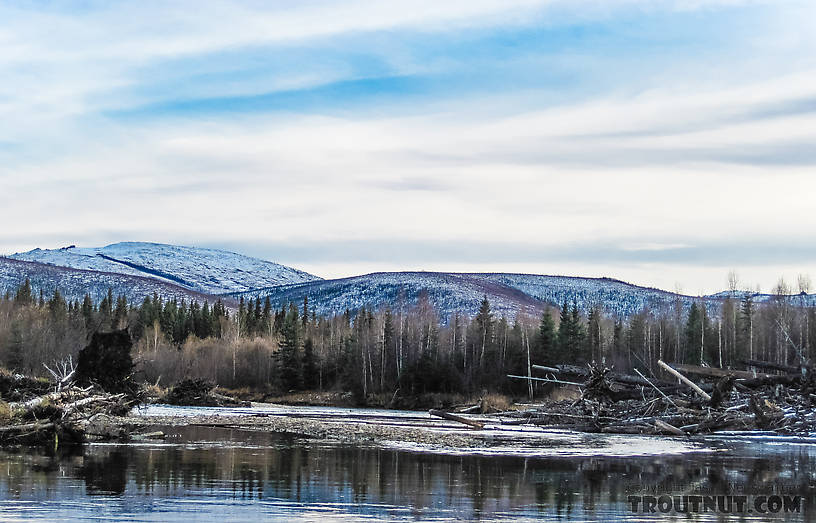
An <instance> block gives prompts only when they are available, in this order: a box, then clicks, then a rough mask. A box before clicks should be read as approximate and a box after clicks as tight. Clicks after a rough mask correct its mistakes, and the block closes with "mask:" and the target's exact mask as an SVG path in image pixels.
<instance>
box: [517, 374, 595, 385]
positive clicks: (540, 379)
mask: <svg viewBox="0 0 816 523" xmlns="http://www.w3.org/2000/svg"><path fill="white" fill-rule="evenodd" d="M507 377H508V378H513V379H517V380H533V381H543V382H545V383H558V384H559V385H575V386H576V387H583V386H584V384H583V383H578V382H575V381H563V380H555V379H550V378H533V377H530V376H516V375H515V374H508V375H507Z"/></svg>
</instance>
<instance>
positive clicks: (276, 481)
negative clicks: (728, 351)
mask: <svg viewBox="0 0 816 523" xmlns="http://www.w3.org/2000/svg"><path fill="white" fill-rule="evenodd" d="M165 430H170V431H174V432H173V433H172V434H171V437H170V438H168V440H167V441H166V442H165V443H160V444H155V443H151V444H139V445H92V446H88V447H86V448H85V449H83V450H81V451H80V452H79V453H75V454H62V455H46V454H41V453H32V452H23V453H14V452H4V453H0V498H2V501H0V519H3V520H7V519H14V518H25V519H36V518H41V519H54V518H55V517H56V516H57V515H59V516H65V517H76V518H97V517H100V516H101V517H105V518H110V519H125V518H128V519H134V520H146V521H147V520H150V521H169V520H189V518H190V514H191V513H195V514H196V518H197V519H202V512H206V513H207V514H209V515H210V519H212V520H219V521H230V520H235V521H240V520H247V519H252V518H254V517H262V518H265V519H275V518H277V519H281V520H284V519H290V518H292V517H299V518H304V519H315V520H316V519H321V520H325V519H326V518H339V519H357V518H362V517H370V518H402V519H436V518H464V519H478V518H482V519H503V518H508V519H520V518H521V519H523V518H530V519H533V518H541V517H551V518H558V519H564V520H587V519H592V520H614V519H621V520H623V519H628V518H630V517H631V516H633V514H632V513H631V512H630V507H629V504H628V503H627V497H628V496H629V495H631V494H637V495H644V494H645V495H653V494H657V495H660V494H666V493H667V494H670V495H688V494H703V495H708V494H713V495H727V494H737V495H739V494H744V495H760V494H761V495H771V494H798V495H803V496H804V502H803V505H804V509H803V512H806V511H807V509H808V507H810V506H816V505H814V503H816V495H814V492H816V489H814V487H816V467H814V457H815V456H816V448H814V447H813V446H810V445H791V444H786V445H771V444H759V443H746V442H734V441H730V442H722V443H720V445H721V446H727V447H728V448H729V452H716V453H707V454H706V453H697V454H687V455H680V456H671V457H642V458H625V459H623V458H605V457H587V458H575V457H571V458H568V459H565V458H520V457H501V456H445V455H431V454H421V453H411V452H404V451H398V450H387V449H382V448H355V447H349V446H329V445H319V444H311V443H310V442H309V441H308V440H300V439H294V438H293V437H287V436H281V435H272V434H264V433H253V432H244V431H238V430H230V429H212V428H201V427H188V428H184V429H165ZM641 516H644V518H646V519H648V518H649V517H653V518H655V519H660V520H664V519H665V518H666V515H664V514H655V515H641ZM707 516H708V518H709V519H716V517H714V516H712V515H711V514H709V515H707ZM787 516H788V518H790V517H791V515H790V514H788V515H787ZM805 516H806V514H805V513H803V514H800V515H798V517H799V518H800V520H805ZM722 517H724V516H722ZM677 518H678V519H687V516H686V515H683V514H680V515H677ZM699 518H700V519H706V515H700V516H699Z"/></svg>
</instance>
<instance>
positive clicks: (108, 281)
mask: <svg viewBox="0 0 816 523" xmlns="http://www.w3.org/2000/svg"><path fill="white" fill-rule="evenodd" d="M26 278H29V279H30V280H31V286H32V287H33V289H34V293H35V295H38V294H39V292H40V290H42V292H43V295H44V296H45V297H46V298H48V297H50V296H52V295H53V294H54V289H59V291H60V293H61V294H62V295H63V296H65V297H66V299H69V300H80V301H81V300H82V298H83V297H84V296H85V294H90V296H91V298H92V299H93V300H94V301H96V302H98V301H99V300H101V299H102V298H103V297H105V295H106V294H107V293H108V288H110V289H111V290H112V291H113V294H114V296H118V295H120V294H123V295H125V296H127V298H128V301H130V302H132V303H141V302H142V300H144V298H145V296H152V295H153V294H154V293H155V294H158V295H159V296H161V297H162V298H163V299H164V300H170V299H173V298H175V299H176V300H178V301H181V300H182V299H183V300H185V301H187V302H188V303H189V302H190V301H198V302H199V303H204V301H209V302H210V303H214V302H215V301H216V300H217V299H219V297H217V296H208V295H205V294H201V293H198V292H195V291H191V290H189V289H185V288H183V287H180V286H178V285H174V284H171V283H166V282H162V281H158V280H155V279H153V278H144V277H141V276H131V275H126V274H116V273H108V272H97V271H87V270H81V269H70V268H66V267H55V266H53V265H47V264H43V263H37V262H27V261H21V260H13V259H9V258H2V257H0V293H2V294H5V293H6V292H8V293H10V294H11V295H13V294H14V292H15V291H16V290H17V288H18V287H19V286H20V285H21V284H22V283H23V282H25V280H26ZM228 302H229V304H231V303H232V301H231V300H228Z"/></svg>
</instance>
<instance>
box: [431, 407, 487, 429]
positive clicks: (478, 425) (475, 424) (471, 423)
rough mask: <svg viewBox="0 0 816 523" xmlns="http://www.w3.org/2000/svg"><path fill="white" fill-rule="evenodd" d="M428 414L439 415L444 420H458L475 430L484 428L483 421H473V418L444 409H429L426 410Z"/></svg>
mask: <svg viewBox="0 0 816 523" xmlns="http://www.w3.org/2000/svg"><path fill="white" fill-rule="evenodd" d="M428 414H430V415H431V416H437V417H440V418H443V419H446V420H449V421H456V422H459V423H463V424H465V425H467V426H468V427H471V428H473V429H477V430H482V429H484V426H485V425H484V423H482V422H480V421H475V420H472V419H468V418H465V417H463V416H457V415H456V414H451V413H450V412H445V411H444V410H437V409H431V410H429V411H428Z"/></svg>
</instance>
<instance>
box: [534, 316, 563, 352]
mask: <svg viewBox="0 0 816 523" xmlns="http://www.w3.org/2000/svg"><path fill="white" fill-rule="evenodd" d="M555 351H556V338H555V322H554V321H553V319H552V316H551V315H550V313H549V311H544V314H542V315H541V323H539V325H538V336H537V337H536V350H535V353H534V356H533V358H532V359H533V363H538V362H542V363H545V362H546V363H557V362H555V361H554V360H553V359H554V358H555V356H556V353H555Z"/></svg>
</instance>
